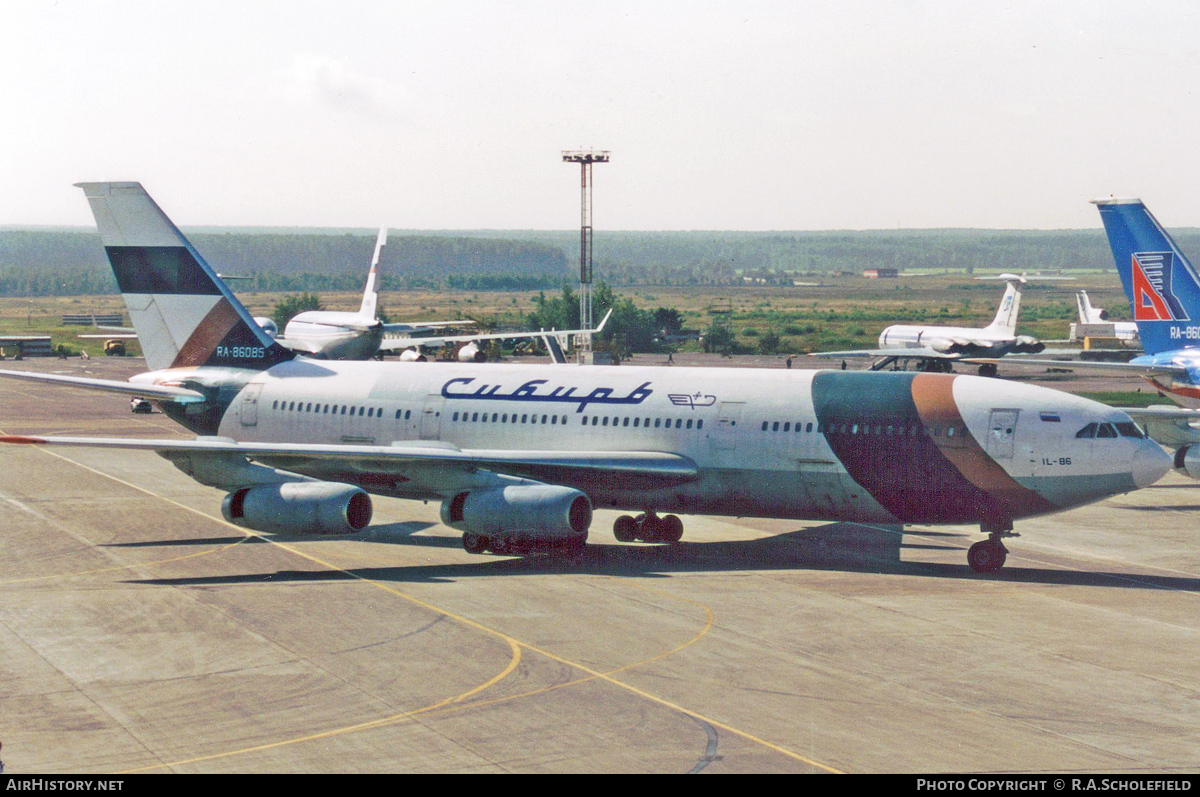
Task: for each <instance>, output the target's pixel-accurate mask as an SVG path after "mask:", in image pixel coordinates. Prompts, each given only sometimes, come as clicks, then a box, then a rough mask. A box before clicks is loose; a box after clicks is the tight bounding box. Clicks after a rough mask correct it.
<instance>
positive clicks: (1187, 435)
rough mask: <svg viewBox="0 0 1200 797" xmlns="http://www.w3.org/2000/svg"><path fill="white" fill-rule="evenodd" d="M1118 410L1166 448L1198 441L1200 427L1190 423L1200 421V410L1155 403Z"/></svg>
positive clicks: (1199, 440)
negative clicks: (1149, 405)
mask: <svg viewBox="0 0 1200 797" xmlns="http://www.w3.org/2000/svg"><path fill="white" fill-rule="evenodd" d="M1120 410H1121V411H1122V412H1124V413H1126V414H1127V415H1129V417H1131V418H1133V420H1134V421H1136V422H1137V423H1140V424H1141V425H1142V426H1143V427H1145V429H1146V434H1147V435H1149V436H1150V439H1151V440H1153V441H1154V442H1156V443H1158V444H1160V445H1164V446H1167V447H1168V448H1179V447H1180V446H1183V445H1187V444H1188V443H1200V429H1198V428H1196V427H1195V426H1192V423H1200V410H1185V409H1183V408H1182V407H1168V406H1166V405H1162V404H1157V405H1154V406H1152V407H1121V408H1120Z"/></svg>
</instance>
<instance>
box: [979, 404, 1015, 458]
mask: <svg viewBox="0 0 1200 797" xmlns="http://www.w3.org/2000/svg"><path fill="white" fill-rule="evenodd" d="M1018 413H1019V410H992V413H991V415H990V416H988V432H987V452H988V455H989V456H991V458H992V459H997V460H998V459H1012V457H1013V441H1014V440H1015V438H1016V434H1017V415H1018Z"/></svg>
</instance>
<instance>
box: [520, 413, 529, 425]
mask: <svg viewBox="0 0 1200 797" xmlns="http://www.w3.org/2000/svg"><path fill="white" fill-rule="evenodd" d="M521 423H529V415H528V414H526V415H522V416H521Z"/></svg>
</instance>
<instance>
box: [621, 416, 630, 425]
mask: <svg viewBox="0 0 1200 797" xmlns="http://www.w3.org/2000/svg"><path fill="white" fill-rule="evenodd" d="M621 425H622V426H628V425H629V419H628V418H626V419H625V420H624V421H622V422H621Z"/></svg>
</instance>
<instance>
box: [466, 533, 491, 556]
mask: <svg viewBox="0 0 1200 797" xmlns="http://www.w3.org/2000/svg"><path fill="white" fill-rule="evenodd" d="M488 542H489V541H488V538H487V537H486V536H484V535H482V534H475V533H474V532H471V531H467V532H464V533H463V539H462V543H463V550H465V551H466V552H467V553H483V552H484V551H486V550H487V549H488Z"/></svg>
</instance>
